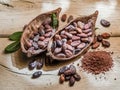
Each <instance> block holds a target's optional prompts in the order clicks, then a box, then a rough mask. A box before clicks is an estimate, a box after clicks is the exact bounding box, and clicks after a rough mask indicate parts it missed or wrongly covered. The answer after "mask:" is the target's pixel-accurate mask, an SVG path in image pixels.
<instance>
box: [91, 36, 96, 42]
mask: <svg viewBox="0 0 120 90" xmlns="http://www.w3.org/2000/svg"><path fill="white" fill-rule="evenodd" d="M96 42H97V37H96V36H95V37H94V39H93V42H92V44H95V43H96Z"/></svg>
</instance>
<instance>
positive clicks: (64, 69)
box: [58, 66, 69, 75]
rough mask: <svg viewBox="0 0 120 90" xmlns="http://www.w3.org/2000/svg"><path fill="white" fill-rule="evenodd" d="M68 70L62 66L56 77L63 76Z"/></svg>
mask: <svg viewBox="0 0 120 90" xmlns="http://www.w3.org/2000/svg"><path fill="white" fill-rule="evenodd" d="M68 69H69V68H68V67H67V66H63V67H62V68H60V70H59V72H58V75H60V74H63V73H64V72H65V71H66V70H68Z"/></svg>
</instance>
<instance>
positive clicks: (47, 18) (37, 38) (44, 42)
mask: <svg viewBox="0 0 120 90" xmlns="http://www.w3.org/2000/svg"><path fill="white" fill-rule="evenodd" d="M60 11H61V8H58V9H56V10H53V11H49V12H46V13H43V14H40V15H38V16H37V17H35V18H34V19H33V20H32V21H31V22H30V23H29V24H28V25H26V27H25V28H24V30H23V34H22V36H21V40H20V43H21V49H22V51H23V52H24V53H26V55H27V56H28V57H32V56H35V55H37V54H40V53H42V52H44V51H46V49H47V46H48V42H49V40H50V38H51V37H52V36H53V34H54V33H55V30H57V29H58V26H59V21H58V18H59V13H60ZM55 20H56V21H55ZM55 25H56V26H55ZM31 41H32V42H31ZM33 47H34V48H33Z"/></svg>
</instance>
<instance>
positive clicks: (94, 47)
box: [92, 42, 100, 49]
mask: <svg viewBox="0 0 120 90" xmlns="http://www.w3.org/2000/svg"><path fill="white" fill-rule="evenodd" d="M99 46H100V43H99V42H96V43H94V44H93V45H92V49H96V48H98V47H99Z"/></svg>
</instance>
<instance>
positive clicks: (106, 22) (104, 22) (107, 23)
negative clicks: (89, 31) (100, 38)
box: [100, 19, 110, 27]
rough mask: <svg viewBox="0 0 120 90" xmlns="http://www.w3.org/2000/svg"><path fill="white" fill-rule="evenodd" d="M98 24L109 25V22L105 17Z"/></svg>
mask: <svg viewBox="0 0 120 90" xmlns="http://www.w3.org/2000/svg"><path fill="white" fill-rule="evenodd" d="M100 24H101V25H102V26H104V27H109V26H110V22H109V21H107V20H105V19H101V20H100Z"/></svg>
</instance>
